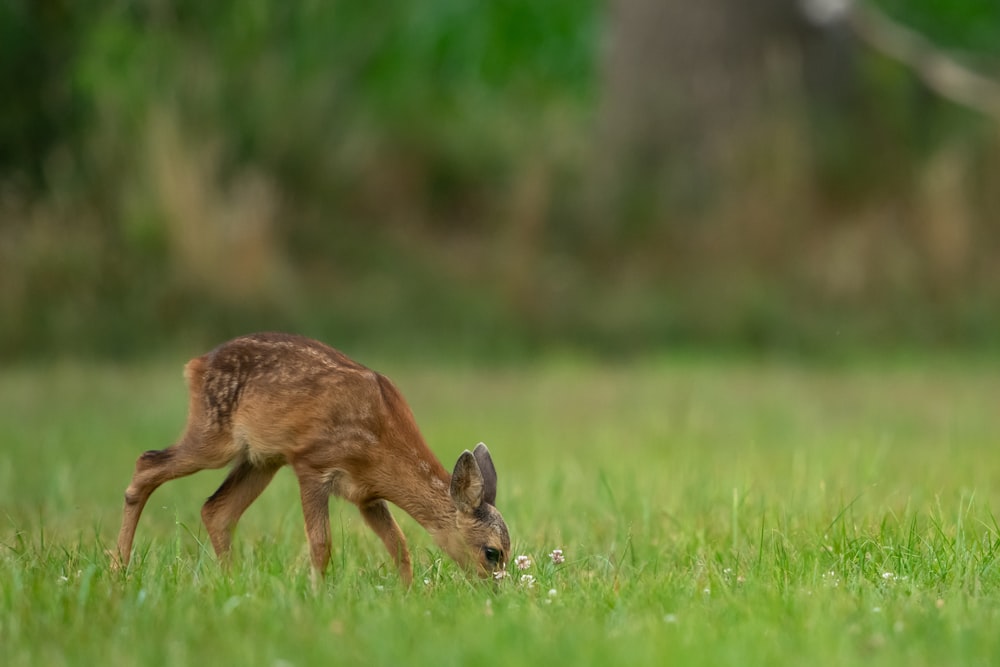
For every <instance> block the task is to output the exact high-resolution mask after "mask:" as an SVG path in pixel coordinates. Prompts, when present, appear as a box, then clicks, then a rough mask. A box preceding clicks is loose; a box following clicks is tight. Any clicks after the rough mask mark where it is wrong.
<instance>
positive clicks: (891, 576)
mask: <svg viewBox="0 0 1000 667" xmlns="http://www.w3.org/2000/svg"><path fill="white" fill-rule="evenodd" d="M882 578H883V579H885V580H886V581H892V580H893V579H895V578H896V575H895V574H893V573H892V572H883V573H882Z"/></svg>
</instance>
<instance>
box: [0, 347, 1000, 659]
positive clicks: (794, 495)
mask: <svg viewBox="0 0 1000 667" xmlns="http://www.w3.org/2000/svg"><path fill="white" fill-rule="evenodd" d="M362 361H368V362H370V363H371V365H373V366H375V367H376V368H379V369H380V370H383V371H385V372H387V374H388V375H390V377H392V378H393V379H394V380H395V381H396V382H397V384H398V385H399V386H400V388H401V389H402V390H403V392H404V394H405V395H406V396H407V397H408V398H409V400H410V403H411V405H412V406H413V409H414V412H415V413H416V415H417V419H418V421H419V422H420V424H421V426H422V428H423V431H424V435H425V436H426V438H427V440H428V442H429V443H430V445H431V447H432V448H433V449H434V450H435V452H436V453H437V454H438V455H439V457H440V458H441V459H442V460H443V461H444V463H445V465H446V466H447V467H449V468H450V467H451V465H452V464H453V462H454V460H455V458H456V457H457V455H458V454H459V453H460V452H461V450H462V449H464V448H466V447H470V448H471V447H472V446H473V445H475V444H476V442H478V441H480V440H484V441H486V442H487V443H488V444H489V445H490V448H491V450H492V452H493V457H494V460H495V461H496V464H497V468H498V471H499V476H500V491H499V495H498V506H499V507H500V510H501V511H502V512H503V513H504V516H505V517H506V519H507V523H508V525H509V527H510V531H511V536H512V539H513V541H514V553H515V554H526V555H529V556H530V557H531V560H532V565H531V567H530V568H529V569H526V570H523V571H518V570H514V571H513V572H512V574H513V576H512V577H510V578H509V579H508V580H506V581H504V582H502V584H501V585H499V586H496V587H494V586H492V585H489V584H484V583H480V582H471V581H468V580H466V579H465V578H464V577H463V576H462V575H461V574H460V573H459V572H458V571H457V570H456V568H455V567H454V566H453V565H452V564H451V563H450V562H448V561H444V560H443V556H442V554H441V553H440V552H439V551H438V550H437V549H436V548H434V547H433V545H432V543H431V540H430V538H429V537H428V535H427V534H426V533H424V532H423V531H422V529H421V528H420V527H419V526H418V525H417V524H416V523H414V522H413V521H412V520H410V519H409V518H408V517H405V516H402V515H400V514H399V513H397V517H398V518H400V523H401V524H402V527H403V530H404V532H406V534H407V536H408V538H409V540H410V545H411V548H412V549H413V551H414V558H415V574H416V581H415V584H414V586H413V588H412V589H410V590H408V591H407V590H404V589H402V588H401V586H400V584H399V581H398V578H397V576H396V574H395V572H394V570H393V569H392V567H391V563H390V561H389V558H388V556H387V554H386V553H384V551H383V548H382V546H381V544H380V543H379V542H378V540H377V539H376V538H375V537H374V535H372V534H370V533H369V532H368V531H367V529H366V528H365V527H364V525H363V524H362V522H361V520H360V518H359V516H358V515H357V512H356V510H355V509H354V508H353V507H351V506H349V505H347V504H345V503H343V502H341V501H338V500H336V499H334V500H332V501H331V503H332V508H331V519H332V525H333V534H334V556H333V562H332V563H331V567H330V571H329V576H328V577H327V580H326V582H325V584H324V585H323V587H322V588H321V590H319V591H318V592H314V591H313V589H312V587H311V585H310V577H309V565H308V556H307V551H306V543H305V537H304V534H303V528H302V519H301V513H300V508H299V505H298V493H297V489H296V486H295V481H294V478H293V476H292V474H291V473H290V472H289V471H288V470H284V471H282V472H281V473H280V474H279V475H278V478H277V479H276V480H275V483H274V484H272V486H271V487H270V488H268V490H267V491H266V492H265V493H264V495H263V496H262V497H261V499H260V500H259V501H258V502H257V503H256V504H255V505H254V506H253V507H251V508H250V510H249V511H248V512H247V514H246V516H245V517H244V519H243V521H242V523H241V524H240V528H239V530H238V531H237V535H236V540H235V561H234V566H233V567H232V568H231V569H230V570H229V571H227V572H224V571H222V570H220V569H219V567H218V566H217V564H216V562H215V560H214V557H213V555H212V551H211V548H210V546H209V545H208V544H207V538H206V534H205V531H204V529H203V527H202V526H201V523H200V519H199V510H200V506H201V503H202V502H203V501H204V499H205V498H206V497H207V496H208V495H210V494H211V493H212V491H214V489H215V488H216V486H217V485H218V484H219V483H220V482H221V480H222V478H223V476H224V474H225V473H224V471H206V472H202V473H199V474H197V475H195V476H192V477H190V478H186V479H183V480H178V481H176V482H172V483H169V484H167V485H166V486H164V487H162V488H161V489H160V490H159V491H157V493H156V494H155V495H154V496H153V498H152V500H151V501H150V504H149V506H148V507H147V509H146V512H145V514H144V515H143V517H142V520H141V521H140V523H139V530H138V536H137V541H136V557H135V559H134V560H133V563H132V566H131V568H130V570H129V571H128V572H127V573H124V574H123V573H116V572H112V571H111V570H110V569H109V567H108V562H107V559H106V557H105V555H104V553H105V549H107V548H109V547H110V546H111V545H112V543H113V540H114V539H115V536H116V534H117V530H118V522H119V520H120V511H121V498H122V492H123V491H124V489H125V486H126V485H127V483H128V481H129V477H130V475H131V471H132V466H133V464H134V461H135V458H136V457H137V456H138V454H139V453H141V452H142V451H144V450H146V449H152V448H162V447H164V446H166V445H168V444H170V443H171V442H172V440H173V438H174V437H175V436H176V435H178V433H179V432H180V429H181V427H182V425H183V422H184V416H185V404H186V403H185V402H186V397H185V393H184V385H183V381H182V379H181V377H180V368H181V365H182V362H183V359H179V360H178V362H177V363H173V364H170V365H161V364H155V365H145V366H135V367H115V366H103V365H86V364H77V363H72V364H54V365H52V366H48V367H45V368H37V367H36V368H28V367H25V368H13V369H6V370H4V371H3V373H2V375H0V438H2V449H0V510H2V517H0V520H2V528H0V664H3V665H6V666H8V667H13V666H19V665H52V666H58V665H97V664H99V665H105V666H112V665H137V664H141V665H191V664H218V665H229V664H242V665H268V666H275V667H277V666H286V665H318V664H366V665H368V664H373V665H374V664H385V665H416V664H430V665H463V666H464V665H473V664H506V665H519V664H520V665H529V664H530V665H544V664H574V665H580V664H621V665H633V664H646V665H669V664H678V665H701V664H703V665H720V664H732V665H746V664H760V665H803V664H808V665H845V664H857V663H861V662H865V663H869V664H899V665H908V666H913V665H958V664H961V665H995V664H997V663H998V661H1000V632H998V631H997V628H998V627H1000V561H998V558H997V557H998V555H1000V527H998V522H997V520H996V517H995V514H996V512H997V508H998V507H1000V449H998V447H997V445H998V438H997V435H998V433H1000V410H998V398H1000V375H998V374H997V373H996V372H995V370H994V369H991V368H985V367H977V365H975V364H973V363H941V362H937V363H916V362H910V363H906V364H898V363H893V364H890V363H878V364H871V363H869V364H866V365H857V366H850V367H845V368H831V367H802V366H796V365H790V364H777V365H768V364H762V363H751V362H739V361H736V362H733V361H709V360H705V359H683V360H681V359H658V360H649V361H647V362H645V363H638V362H636V363H632V364H629V365H621V366H602V365H594V364H589V363H583V362H569V361H556V360H553V361H550V362H546V363H542V364H539V365H530V366H529V365H526V366H524V367H520V368H506V369H486V368H479V369H474V368H472V367H468V366H461V367H452V368H441V367H431V366H428V367H420V366H418V365H412V364H410V365H403V366H400V367H394V365H392V364H386V363H383V364H377V363H374V362H372V360H371V359H362ZM555 548H561V549H563V551H564V553H565V558H566V560H565V562H564V563H562V564H558V565H557V564H554V563H552V562H551V560H550V558H549V555H548V554H549V553H550V552H551V551H552V550H553V549H555ZM521 575H530V576H531V577H533V580H531V581H529V580H527V579H525V580H522V579H521Z"/></svg>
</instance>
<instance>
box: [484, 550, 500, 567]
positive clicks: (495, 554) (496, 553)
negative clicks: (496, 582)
mask: <svg viewBox="0 0 1000 667" xmlns="http://www.w3.org/2000/svg"><path fill="white" fill-rule="evenodd" d="M483 554H484V555H485V556H486V560H488V561H489V562H490V563H492V564H494V565H496V564H498V563H499V562H500V550H499V549H494V548H493V547H483Z"/></svg>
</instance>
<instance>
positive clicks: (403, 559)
mask: <svg viewBox="0 0 1000 667" xmlns="http://www.w3.org/2000/svg"><path fill="white" fill-rule="evenodd" d="M358 509H360V510H361V516H362V517H363V518H364V520H365V523H367V524H368V527H369V528H371V529H372V530H373V531H375V534H376V535H378V536H379V538H381V540H382V544H384V545H385V548H386V549H387V550H388V551H389V555H390V556H392V560H393V562H394V563H396V568H397V569H398V570H399V576H400V578H401V579H402V580H403V585H405V586H406V587H407V588H409V587H410V584H412V583H413V565H412V564H411V563H410V551H409V549H407V547H406V537H405V536H404V535H403V531H401V530H400V529H399V524H397V523H396V520H395V519H394V518H392V514H391V513H390V512H389V505H388V504H387V503H386V502H385V501H384V500H375V501H372V502H370V503H367V504H364V505H359V506H358Z"/></svg>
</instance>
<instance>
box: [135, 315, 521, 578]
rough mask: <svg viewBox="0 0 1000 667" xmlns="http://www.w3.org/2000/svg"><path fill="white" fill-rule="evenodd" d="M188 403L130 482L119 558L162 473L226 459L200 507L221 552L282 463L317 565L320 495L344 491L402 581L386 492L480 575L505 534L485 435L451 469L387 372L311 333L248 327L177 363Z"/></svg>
mask: <svg viewBox="0 0 1000 667" xmlns="http://www.w3.org/2000/svg"><path fill="white" fill-rule="evenodd" d="M184 376H185V378H186V379H187V383H188V391H189V394H190V403H189V408H188V421H187V427H186V429H185V431H184V434H183V436H182V437H181V439H180V441H179V442H178V443H177V444H175V445H173V446H172V447H168V448H167V449H163V450H153V451H148V452H146V453H145V454H143V455H142V456H140V457H139V459H138V461H136V464H135V475H134V476H133V477H132V483H131V484H129V486H128V489H126V491H125V509H124V516H123V518H122V527H121V532H120V533H119V534H118V553H117V564H118V565H119V566H122V567H124V566H127V565H128V562H129V558H130V555H131V551H132V540H133V538H134V537H135V527H136V524H137V523H138V521H139V515H140V514H141V513H142V509H143V507H144V506H145V505H146V501H147V500H149V496H150V494H152V493H153V491H155V490H156V489H157V488H158V487H159V486H160V485H161V484H163V483H164V482H166V481H169V480H171V479H177V478H178V477H183V476H185V475H190V474H192V473H195V472H198V471H199V470H204V469H206V468H221V467H223V466H225V465H227V464H230V463H231V464H233V468H232V470H231V472H230V473H229V476H228V477H226V479H225V481H224V482H223V483H222V486H220V487H219V489H218V490H217V491H216V492H215V493H214V494H213V495H212V497H211V498H209V499H208V501H207V502H205V505H204V506H203V507H202V510H201V518H202V520H203V521H204V522H205V527H206V528H207V529H208V535H209V537H210V538H211V540H212V546H213V547H214V548H215V553H216V555H217V556H218V557H219V559H220V560H221V561H223V562H225V561H226V560H227V557H228V555H229V550H230V543H231V538H232V531H233V529H234V528H235V527H236V522H237V521H239V518H240V516H241V515H242V514H243V512H244V511H245V510H246V509H247V507H249V506H250V503H252V502H253V501H254V500H255V499H256V498H257V496H259V495H260V493H261V492H262V491H263V490H264V488H265V487H266V486H267V485H268V483H269V482H270V481H271V479H272V478H273V477H274V474H275V473H276V472H277V471H278V469H279V468H281V467H282V466H283V465H285V464H288V465H290V466H291V467H292V469H293V470H294V471H295V475H296V476H297V477H298V481H299V490H300V493H301V497H302V510H303V512H304V514H305V525H306V534H307V537H308V539H309V550H310V556H311V559H312V565H313V573H314V576H315V575H321V574H322V573H323V571H324V570H325V569H326V565H327V562H328V561H329V560H330V520H329V496H330V494H335V495H338V496H340V497H342V498H346V499H347V500H350V501H351V502H352V503H354V504H355V505H357V506H358V509H360V510H361V516H362V517H363V518H364V520H365V523H367V524H368V526H369V527H370V528H371V529H372V530H373V531H375V533H376V534H377V535H378V536H379V537H380V538H381V539H382V542H383V543H384V544H385V547H386V549H388V550H389V554H390V555H391V556H392V558H393V560H394V561H395V563H396V566H397V567H398V568H399V573H400V577H401V578H402V580H403V582H404V583H405V584H406V585H409V584H410V582H411V581H412V580H413V566H412V565H411V563H410V553H409V550H408V549H407V546H406V538H405V537H403V533H402V532H401V531H400V529H399V526H398V525H397V524H396V521H395V520H394V519H393V518H392V515H391V514H390V513H389V507H388V505H387V504H386V501H388V502H391V503H393V504H394V505H397V506H398V507H400V508H402V509H403V510H404V511H406V512H407V513H408V514H409V515H410V516H412V517H413V518H414V519H416V520H417V522H419V523H420V525H422V526H423V527H424V528H426V529H427V531H428V532H429V533H430V534H431V535H432V536H433V538H434V540H435V541H436V542H437V544H438V545H439V546H440V547H441V549H443V550H444V551H445V553H447V554H448V555H449V556H450V557H451V558H452V559H454V560H455V561H456V562H457V563H459V564H460V565H461V566H462V567H464V568H465V569H467V570H475V571H477V572H478V574H479V575H480V576H482V577H489V576H490V575H492V574H493V573H494V572H496V571H497V570H500V569H502V568H504V567H505V564H506V562H507V557H508V555H509V552H510V537H509V536H508V534H507V526H506V524H505V523H504V520H503V517H501V516H500V512H498V511H497V509H496V507H494V503H495V502H496V493H497V473H496V469H495V468H494V467H493V460H492V459H491V458H490V453H489V450H488V449H486V445H484V444H482V443H480V444H479V445H478V446H476V448H475V450H474V451H472V452H469V451H468V450H466V451H465V452H463V453H462V455H461V456H459V457H458V462H457V463H456V464H455V470H454V472H453V473H452V474H451V475H449V474H448V472H447V471H446V470H445V469H444V467H442V465H441V463H440V462H439V461H438V460H437V458H436V457H435V456H434V454H433V453H432V452H431V451H430V449H429V448H428V447H427V444H426V443H425V442H424V439H423V437H422V436H421V435H420V431H419V429H418V428H417V424H416V421H415V420H414V418H413V413H412V412H411V411H410V408H409V406H408V405H407V404H406V401H405V400H403V396H402V394H400V392H399V390H398V389H396V387H395V386H394V385H393V384H392V382H390V381H389V380H388V378H386V377H385V376H383V375H380V374H379V373H376V372H374V371H372V370H369V369H368V368H365V367H364V366H362V365H361V364H358V363H356V362H354V361H352V360H351V359H349V358H348V357H346V356H345V355H344V354H342V353H340V352H338V351H337V350H334V349H333V348H331V347H328V346H326V345H324V344H323V343H320V342H318V341H315V340H310V339H308V338H304V337H302V336H292V335H286V334H273V333H266V334H255V335H250V336H244V337H241V338H236V339H234V340H231V341H229V342H227V343H223V344H222V345H220V346H219V347H217V348H215V349H214V350H212V351H211V352H209V353H208V354H206V355H203V356H201V357H197V358H195V359H192V360H191V361H189V362H188V364H187V366H185V368H184Z"/></svg>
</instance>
